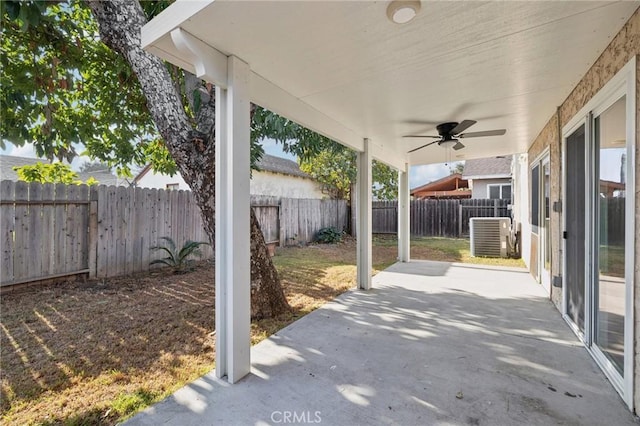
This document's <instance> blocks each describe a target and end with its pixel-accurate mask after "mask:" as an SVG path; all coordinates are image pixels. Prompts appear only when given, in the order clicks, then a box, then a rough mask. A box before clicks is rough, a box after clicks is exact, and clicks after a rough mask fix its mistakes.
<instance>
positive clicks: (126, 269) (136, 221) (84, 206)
mask: <svg viewBox="0 0 640 426" xmlns="http://www.w3.org/2000/svg"><path fill="white" fill-rule="evenodd" d="M0 200H1V204H0V238H1V240H0V241H1V243H2V258H1V259H0V286H7V285H12V284H19V283H26V282H32V281H40V280H46V279H52V278H59V277H65V276H71V275H77V274H88V275H89V276H90V277H95V278H105V277H112V276H119V275H127V274H131V273H135V272H142V271H148V270H149V262H150V261H151V260H153V259H155V258H158V257H161V253H158V252H152V251H151V250H149V248H150V247H152V246H154V245H158V244H159V243H162V241H161V240H160V237H163V236H168V237H171V238H172V239H173V240H174V241H175V242H176V244H179V245H181V244H183V243H184V242H185V241H186V240H193V241H208V236H207V234H206V233H205V231H204V228H203V224H202V218H201V216H200V209H199V208H198V207H197V205H196V203H195V200H194V198H193V196H192V194H191V192H189V191H165V190H158V189H146V188H125V187H114V186H110V187H106V186H97V187H87V186H86V185H64V184H56V185H53V184H39V183H25V182H12V181H2V182H0ZM252 205H253V206H254V211H255V212H256V215H257V216H258V220H259V222H260V224H261V228H262V229H263V233H264V234H265V239H266V241H267V242H268V243H269V242H271V243H279V244H280V245H292V244H298V243H306V242H309V241H311V240H312V239H313V237H314V235H315V233H316V232H317V231H318V230H319V229H320V228H322V227H325V226H334V227H336V228H338V229H346V227H347V223H348V213H347V206H346V201H344V200H302V199H300V200H298V199H277V198H274V197H252ZM203 252H204V253H203V254H204V257H206V258H211V257H212V256H213V251H212V249H211V247H209V246H204V247H203Z"/></svg>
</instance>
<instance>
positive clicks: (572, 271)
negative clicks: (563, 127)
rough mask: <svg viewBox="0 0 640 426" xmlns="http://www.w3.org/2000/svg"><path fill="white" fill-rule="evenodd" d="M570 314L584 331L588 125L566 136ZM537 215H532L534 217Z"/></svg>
mask: <svg viewBox="0 0 640 426" xmlns="http://www.w3.org/2000/svg"><path fill="white" fill-rule="evenodd" d="M566 161H567V170H566V182H567V190H566V203H567V210H566V212H567V213H566V236H565V238H566V242H565V247H566V267H565V268H566V277H565V280H566V288H567V296H566V297H567V299H566V300H567V315H568V316H569V318H570V319H571V321H573V323H574V324H575V325H576V326H577V327H578V328H579V329H580V331H582V332H583V333H584V312H585V220H586V218H585V211H586V208H585V179H586V174H585V126H584V124H583V125H582V126H580V128H579V129H577V130H576V131H575V132H573V133H572V134H571V135H570V136H569V137H568V138H567V148H566ZM533 218H535V216H533V217H532V219H533Z"/></svg>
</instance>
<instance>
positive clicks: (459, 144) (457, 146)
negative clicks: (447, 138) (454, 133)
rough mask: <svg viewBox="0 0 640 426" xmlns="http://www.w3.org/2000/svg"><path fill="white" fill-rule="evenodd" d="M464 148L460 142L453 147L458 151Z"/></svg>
mask: <svg viewBox="0 0 640 426" xmlns="http://www.w3.org/2000/svg"><path fill="white" fill-rule="evenodd" d="M462 148H464V144H463V143H462V142H460V141H458V143H457V144H455V145H454V146H453V149H455V150H456V151H457V150H459V149H462Z"/></svg>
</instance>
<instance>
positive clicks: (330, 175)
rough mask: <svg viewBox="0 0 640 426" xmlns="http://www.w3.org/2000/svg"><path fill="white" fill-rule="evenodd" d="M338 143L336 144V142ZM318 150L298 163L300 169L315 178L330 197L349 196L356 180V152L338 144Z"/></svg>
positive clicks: (343, 197)
mask: <svg viewBox="0 0 640 426" xmlns="http://www.w3.org/2000/svg"><path fill="white" fill-rule="evenodd" d="M336 145H338V144H336ZM338 147H339V148H337V147H331V148H330V149H326V150H324V151H320V152H319V153H317V154H316V155H315V156H311V157H309V158H308V159H306V160H302V161H301V163H300V169H301V170H302V171H303V172H305V173H307V174H309V175H310V176H311V177H313V178H314V179H316V180H317V181H318V182H320V184H321V185H322V188H323V191H324V192H326V193H328V194H329V195H330V196H331V197H332V198H337V199H346V198H349V194H350V191H351V184H352V182H355V181H356V176H357V167H356V153H355V152H353V151H352V150H350V149H348V148H344V147H342V146H340V145H338Z"/></svg>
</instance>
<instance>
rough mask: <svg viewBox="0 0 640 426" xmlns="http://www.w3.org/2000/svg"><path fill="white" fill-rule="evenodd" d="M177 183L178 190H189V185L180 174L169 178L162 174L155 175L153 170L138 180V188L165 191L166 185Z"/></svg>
mask: <svg viewBox="0 0 640 426" xmlns="http://www.w3.org/2000/svg"><path fill="white" fill-rule="evenodd" d="M175 183H177V184H178V185H179V186H178V189H184V190H187V191H188V190H190V188H189V185H187V183H186V182H185V181H184V179H182V176H180V173H176V174H175V175H173V176H169V175H166V174H163V173H156V172H154V171H153V170H149V171H148V172H147V173H145V174H144V176H142V177H141V178H140V179H139V180H138V183H137V185H138V187H140V188H157V189H167V185H169V184H175Z"/></svg>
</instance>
